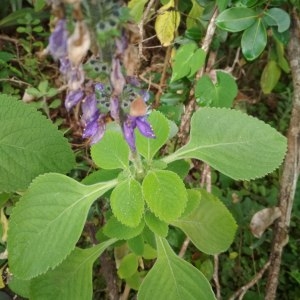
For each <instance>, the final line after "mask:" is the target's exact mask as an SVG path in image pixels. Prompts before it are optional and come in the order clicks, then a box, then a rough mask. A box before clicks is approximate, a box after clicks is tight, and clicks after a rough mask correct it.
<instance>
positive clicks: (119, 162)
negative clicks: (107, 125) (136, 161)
mask: <svg viewBox="0 0 300 300" xmlns="http://www.w3.org/2000/svg"><path fill="white" fill-rule="evenodd" d="M91 155H92V159H93V161H94V162H95V163H96V164H97V165H98V166H99V167H101V168H103V169H120V168H121V169H126V168H127V167H128V164H129V147H128V145H127V143H126V142H125V140H124V137H123V135H122V134H121V132H117V131H113V130H107V131H106V132H105V134H104V137H103V138H102V139H101V140H100V141H99V142H98V143H97V144H95V145H93V146H92V148H91Z"/></svg>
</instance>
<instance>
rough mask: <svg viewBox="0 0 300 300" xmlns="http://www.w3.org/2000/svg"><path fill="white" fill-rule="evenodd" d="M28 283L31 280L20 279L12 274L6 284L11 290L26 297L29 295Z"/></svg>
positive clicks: (29, 283)
mask: <svg viewBox="0 0 300 300" xmlns="http://www.w3.org/2000/svg"><path fill="white" fill-rule="evenodd" d="M30 285H31V280H22V279H19V278H17V277H16V276H12V279H11V280H9V282H8V286H9V289H10V290H11V291H13V292H14V293H16V294H18V295H19V296H21V297H23V298H28V299H29V297H30Z"/></svg>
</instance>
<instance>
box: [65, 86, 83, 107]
mask: <svg viewBox="0 0 300 300" xmlns="http://www.w3.org/2000/svg"><path fill="white" fill-rule="evenodd" d="M83 97H84V93H83V91H82V90H76V91H70V92H68V94H67V97H66V100H65V107H66V109H67V111H69V110H70V109H71V108H72V107H74V106H75V105H76V104H77V103H79V102H80V101H81V100H82V99H83Z"/></svg>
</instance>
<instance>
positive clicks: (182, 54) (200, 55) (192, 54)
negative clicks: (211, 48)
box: [171, 43, 206, 82]
mask: <svg viewBox="0 0 300 300" xmlns="http://www.w3.org/2000/svg"><path fill="white" fill-rule="evenodd" d="M205 57H206V52H205V51H204V50H202V49H200V48H198V46H197V44H196V43H188V44H184V45H182V46H180V48H179V49H178V50H177V52H176V54H175V57H174V63H173V72H172V78H171V82H174V81H176V80H178V79H181V78H183V77H190V76H193V75H194V74H195V73H196V72H197V70H198V69H200V68H201V67H202V66H203V65H204V62H205Z"/></svg>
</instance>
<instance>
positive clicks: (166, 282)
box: [138, 238, 216, 300]
mask: <svg viewBox="0 0 300 300" xmlns="http://www.w3.org/2000/svg"><path fill="white" fill-rule="evenodd" d="M156 243H157V252H158V255H157V261H156V263H155V265H154V266H153V267H152V269H151V270H150V272H149V273H148V274H147V276H146V278H145V279H144V281H143V282H142V284H141V286H140V289H139V292H138V299H139V300H153V299H155V300H165V299H172V300H183V299H188V300H215V299H216V298H215V296H214V294H213V291H212V289H211V286H210V284H209V282H208V280H207V279H206V278H205V276H204V275H203V274H202V273H201V272H200V271H199V270H198V269H196V268H195V267H193V266H192V265H191V264H189V263H188V262H186V261H184V260H183V259H181V258H179V257H178V256H176V254H175V253H174V252H173V250H172V249H171V247H170V246H169V244H168V242H167V241H166V240H165V239H162V238H157V241H156Z"/></svg>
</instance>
